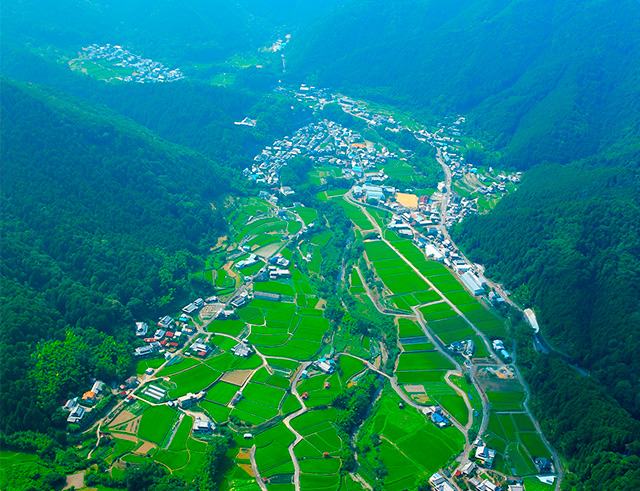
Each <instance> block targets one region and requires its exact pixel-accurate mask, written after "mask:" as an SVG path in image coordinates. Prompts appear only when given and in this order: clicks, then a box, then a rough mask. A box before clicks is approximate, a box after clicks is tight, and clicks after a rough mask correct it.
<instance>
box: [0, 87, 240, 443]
mask: <svg viewBox="0 0 640 491" xmlns="http://www.w3.org/2000/svg"><path fill="white" fill-rule="evenodd" d="M1 102H2V106H1V107H2V120H3V121H11V124H3V125H2V142H3V145H2V162H3V193H2V201H1V205H2V233H1V234H0V236H1V237H2V264H1V268H2V269H1V273H2V283H3V287H2V289H1V291H2V298H3V300H2V319H3V330H2V334H1V336H2V337H1V341H2V346H3V352H4V353H6V356H3V357H2V375H0V377H1V378H2V380H3V384H2V391H3V397H2V402H1V404H2V409H3V411H2V414H3V417H2V430H3V431H6V432H12V431H16V430H20V429H44V428H47V427H48V426H49V423H48V418H49V415H50V414H51V413H52V412H53V411H54V408H55V407H57V406H58V403H59V401H60V398H63V397H65V396H66V395H67V393H68V392H69V391H72V390H78V389H79V388H81V387H82V384H86V383H88V380H89V378H90V377H91V376H94V377H102V378H105V379H107V380H114V379H116V377H117V378H118V379H119V378H121V377H123V376H124V375H126V374H127V373H128V371H129V369H130V367H129V363H130V355H129V350H127V349H126V345H123V344H118V343H116V341H115V340H114V338H115V339H116V340H122V338H123V336H124V337H126V336H128V335H129V334H130V332H131V329H130V325H131V322H132V321H133V320H134V317H136V316H143V317H147V316H149V315H151V314H152V313H153V314H155V315H159V314H160V313H161V310H162V308H163V306H164V305H166V304H169V303H171V302H173V301H182V300H184V299H185V298H186V297H187V295H189V294H191V292H192V291H193V288H194V285H192V284H190V283H188V282H187V280H186V277H187V273H188V272H189V271H190V270H191V269H192V268H194V267H196V266H197V265H198V264H199V260H200V256H201V254H202V251H203V250H204V249H205V247H206V245H207V244H208V243H210V241H212V240H213V239H214V237H215V234H216V231H219V230H221V229H222V227H223V226H224V225H223V223H224V222H223V221H222V220H221V218H220V217H219V216H217V214H216V212H215V210H214V211H212V210H211V207H210V206H209V203H210V202H212V201H215V199H216V197H217V196H219V195H220V194H221V192H223V191H226V190H227V189H228V186H229V182H230V181H229V179H230V178H229V177H227V176H231V175H232V173H230V172H228V171H227V172H224V171H223V169H224V167H223V166H220V165H216V166H215V167H214V165H213V163H212V162H211V161H208V160H207V159H206V158H205V157H202V156H201V155H199V154H196V153H194V152H192V151H188V150H185V149H182V148H179V147H176V146H173V145H170V144H167V143H165V142H162V141H161V140H159V139H158V138H157V137H155V136H153V135H151V134H149V133H148V132H147V131H146V130H143V129H142V128H140V127H137V126H136V125H134V124H132V123H130V122H127V121H125V120H122V119H120V118H119V117H116V116H115V115H108V114H107V115H98V114H97V113H96V112H95V111H93V110H92V109H87V108H85V107H80V106H76V105H73V104H71V103H69V102H68V101H64V100H61V99H58V98H56V97H54V96H51V95H50V94H48V93H47V92H46V91H43V90H41V89H36V88H33V87H26V86H20V85H15V84H12V83H9V82H3V84H2V91H1ZM215 172H218V173H222V174H224V175H219V176H218V177H217V178H214V174H215ZM195 287H196V288H197V285H195ZM92 328H95V329H97V331H95V334H91V333H93V332H94V331H92V330H91V329H92ZM45 340H49V341H45ZM56 343H64V344H65V348H64V349H63V350H60V349H55V348H56ZM36 346H37V349H36V351H35V353H33V354H32V351H33V350H34V349H35V348H36ZM9 347H14V348H15V347H20V348H21V349H11V350H10V351H9V350H8V348H9ZM57 348H60V346H58V347H57ZM53 352H58V353H66V355H65V356H63V357H61V358H60V357H58V356H52V355H51V354H52V353H53ZM96 357H98V358H100V357H107V360H105V361H104V362H103V361H98V360H97V359H96ZM52 373H54V374H55V373H59V374H64V375H63V377H59V376H56V377H53V376H51V374H52Z"/></svg>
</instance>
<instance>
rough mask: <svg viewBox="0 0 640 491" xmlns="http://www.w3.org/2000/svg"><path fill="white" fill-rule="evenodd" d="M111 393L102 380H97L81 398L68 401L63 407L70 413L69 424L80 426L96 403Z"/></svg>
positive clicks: (77, 397)
mask: <svg viewBox="0 0 640 491" xmlns="http://www.w3.org/2000/svg"><path fill="white" fill-rule="evenodd" d="M109 393H110V391H109V389H108V387H107V386H106V384H105V383H104V382H102V381H100V380H96V381H95V382H94V383H93V385H92V386H91V388H90V389H89V390H87V391H86V392H84V393H83V394H82V395H81V396H76V397H73V398H71V399H69V400H67V402H65V404H64V406H62V408H63V409H64V410H65V411H67V412H68V413H69V415H68V416H67V422H68V423H76V424H79V423H80V422H81V421H82V420H83V419H84V417H85V415H86V414H87V413H89V412H91V410H92V408H93V407H94V406H95V405H96V403H97V402H98V401H99V400H100V399H102V398H103V397H105V396H107V395H108V394H109Z"/></svg>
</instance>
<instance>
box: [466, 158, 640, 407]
mask: <svg viewBox="0 0 640 491" xmlns="http://www.w3.org/2000/svg"><path fill="white" fill-rule="evenodd" d="M638 224H640V169H639V167H638V166H637V165H635V166H634V165H627V166H622V165H619V166H615V165H610V166H607V167H593V166H589V165H578V164H574V165H570V166H567V167H562V168H558V167H552V166H541V167H538V168H535V169H534V170H532V171H530V174H528V175H527V176H526V178H525V182H524V183H523V185H522V187H521V189H520V190H519V191H518V192H517V193H514V194H513V195H512V196H509V197H508V198H506V199H505V200H504V202H503V203H500V204H499V205H498V207H497V208H496V209H495V210H494V211H493V212H492V213H490V214H488V215H485V216H480V217H477V218H474V219H471V220H469V221H468V222H467V223H465V224H463V226H462V227H460V230H459V233H458V234H457V235H458V238H459V240H460V241H461V243H462V244H463V245H464V246H465V248H466V250H467V251H469V252H470V253H471V255H472V256H473V257H475V258H476V259H479V260H480V261H482V262H483V263H484V264H486V265H487V266H488V267H489V269H488V273H489V274H490V275H492V276H495V277H497V278H499V279H500V280H501V281H503V282H504V283H505V284H506V285H507V286H508V287H510V288H516V291H517V292H518V289H519V290H520V291H519V293H520V297H521V298H523V299H524V302H525V303H526V304H528V305H532V306H535V307H536V310H537V311H538V312H539V316H540V320H541V321H542V322H541V324H542V326H543V332H544V333H545V335H548V336H549V337H550V338H551V340H552V341H553V342H554V344H556V345H558V346H559V347H561V349H562V350H563V351H565V352H567V353H568V354H569V355H571V356H573V357H575V359H576V360H577V363H578V364H579V365H581V366H584V367H587V368H588V369H590V370H592V371H593V375H594V376H595V377H596V378H597V379H599V380H601V381H602V382H603V383H605V384H606V386H607V387H609V392H610V394H612V395H613V396H614V397H615V398H617V399H618V400H619V401H620V402H621V404H622V405H623V406H624V407H625V408H627V409H628V410H629V411H631V412H632V413H633V414H634V415H636V417H638V416H640V379H639V377H638V372H639V371H640V365H639V363H640V359H638V356H637V353H638V351H639V350H640V303H638V299H639V298H640V231H639V230H638ZM516 230H517V233H516V232H515V231H516Z"/></svg>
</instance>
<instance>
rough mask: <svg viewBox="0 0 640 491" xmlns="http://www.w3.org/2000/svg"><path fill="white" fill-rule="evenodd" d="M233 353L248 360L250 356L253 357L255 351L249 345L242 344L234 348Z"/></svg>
mask: <svg viewBox="0 0 640 491" xmlns="http://www.w3.org/2000/svg"><path fill="white" fill-rule="evenodd" d="M231 352H232V353H233V354H234V355H236V356H240V357H242V358H247V357H248V356H249V355H251V353H253V350H252V349H251V347H250V346H249V345H248V344H247V343H245V342H242V343H238V344H236V345H235V346H234V347H233V348H231Z"/></svg>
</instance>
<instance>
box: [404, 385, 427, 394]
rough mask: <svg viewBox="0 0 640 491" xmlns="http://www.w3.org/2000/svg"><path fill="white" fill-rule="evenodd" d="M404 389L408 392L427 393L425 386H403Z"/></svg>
mask: <svg viewBox="0 0 640 491" xmlns="http://www.w3.org/2000/svg"><path fill="white" fill-rule="evenodd" d="M402 387H403V388H404V390H406V391H407V392H419V393H422V394H424V393H426V392H427V391H426V390H425V389H424V385H408V384H407V385H403V386H402Z"/></svg>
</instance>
